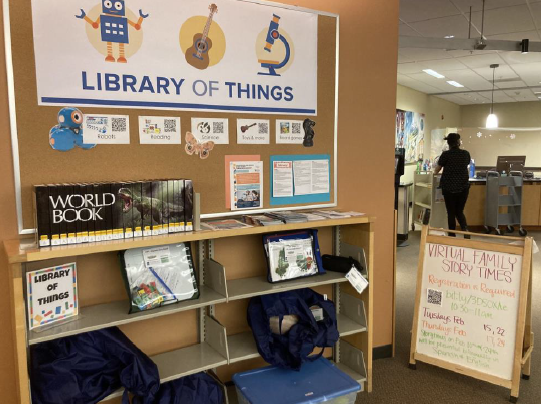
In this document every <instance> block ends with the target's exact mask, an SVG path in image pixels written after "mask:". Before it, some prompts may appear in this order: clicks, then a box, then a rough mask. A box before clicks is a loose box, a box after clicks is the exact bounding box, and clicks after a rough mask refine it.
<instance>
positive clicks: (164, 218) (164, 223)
mask: <svg viewBox="0 0 541 404" xmlns="http://www.w3.org/2000/svg"><path fill="white" fill-rule="evenodd" d="M160 194H161V197H160V202H159V203H158V206H161V209H162V214H161V221H160V225H161V228H160V233H161V234H167V233H169V219H168V216H169V212H168V209H167V181H166V180H164V181H160Z"/></svg>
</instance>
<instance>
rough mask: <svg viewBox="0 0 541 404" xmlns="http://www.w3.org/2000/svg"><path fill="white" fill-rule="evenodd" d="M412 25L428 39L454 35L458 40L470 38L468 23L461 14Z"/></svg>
mask: <svg viewBox="0 0 541 404" xmlns="http://www.w3.org/2000/svg"><path fill="white" fill-rule="evenodd" d="M410 25H411V26H412V27H413V28H414V29H415V30H416V31H418V32H420V33H421V34H422V35H423V36H426V37H431V38H443V37H445V36H446V35H454V36H455V37H456V38H467V37H468V21H467V20H466V19H465V18H464V16H463V15H461V14H460V15H455V16H451V17H443V18H435V19H432V20H426V21H420V22H414V23H411V24H410Z"/></svg>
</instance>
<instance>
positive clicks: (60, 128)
mask: <svg viewBox="0 0 541 404" xmlns="http://www.w3.org/2000/svg"><path fill="white" fill-rule="evenodd" d="M57 119H58V125H55V126H53V127H52V128H51V130H50V131H49V144H50V145H51V147H52V148H53V149H54V150H60V151H69V150H71V149H73V148H74V147H75V146H77V147H80V148H82V149H92V148H93V147H95V146H96V145H95V144H90V143H83V128H82V125H83V113H82V112H81V111H80V110H79V109H77V108H73V107H66V108H62V109H61V110H60V111H59V112H58V117H57Z"/></svg>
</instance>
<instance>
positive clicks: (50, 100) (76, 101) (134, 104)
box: [41, 97, 316, 114]
mask: <svg viewBox="0 0 541 404" xmlns="http://www.w3.org/2000/svg"><path fill="white" fill-rule="evenodd" d="M41 102H43V103H47V104H61V105H66V104H76V105H105V106H118V107H150V108H152V107H154V108H173V109H200V110H216V111H236V112H270V113H289V114H315V113H316V111H315V110H314V109H302V108H265V107H242V106H235V105H207V104H189V103H182V102H149V101H124V100H98V99H85V98H57V97H41Z"/></svg>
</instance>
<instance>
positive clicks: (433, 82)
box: [408, 73, 464, 93]
mask: <svg viewBox="0 0 541 404" xmlns="http://www.w3.org/2000/svg"><path fill="white" fill-rule="evenodd" d="M408 76H409V77H411V78H412V79H415V80H418V81H420V82H422V83H425V84H428V85H430V86H432V87H435V88H437V89H438V90H439V91H438V92H440V93H452V92H453V93H454V92H459V91H464V88H459V87H455V86H452V85H450V84H449V83H447V80H449V79H448V78H444V79H437V78H435V77H432V76H430V75H428V74H426V73H416V74H408ZM460 84H462V83H460Z"/></svg>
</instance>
